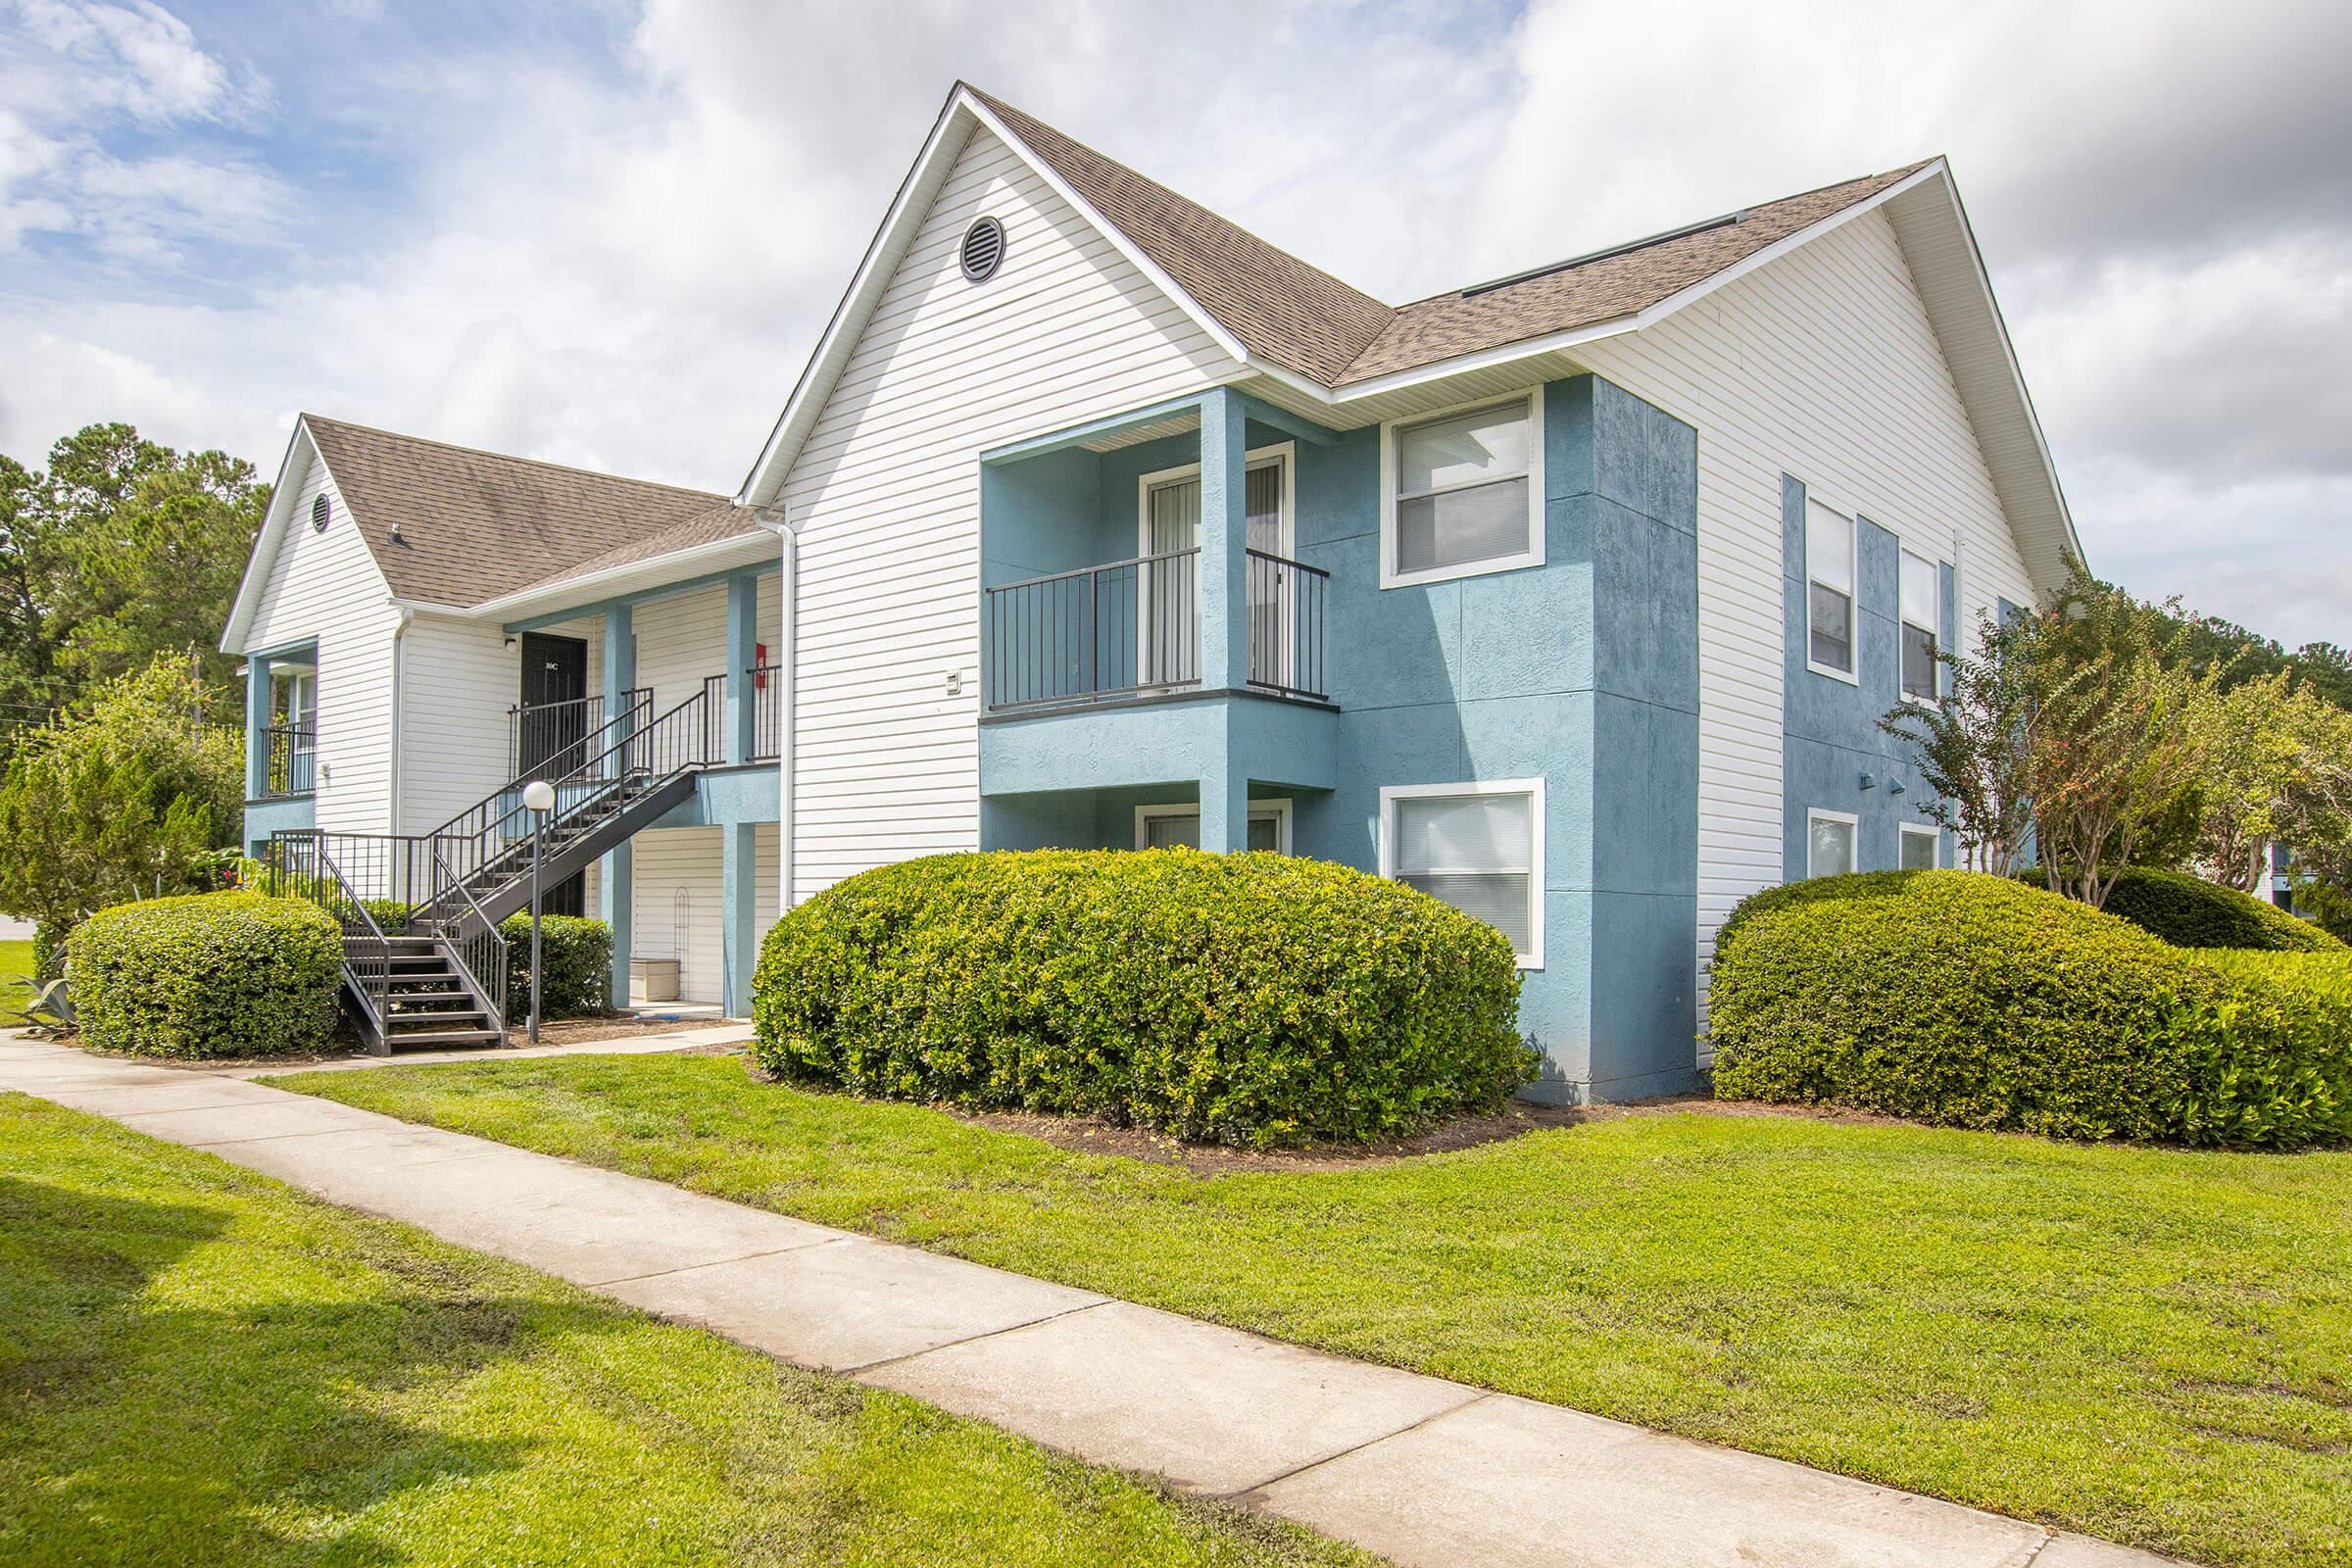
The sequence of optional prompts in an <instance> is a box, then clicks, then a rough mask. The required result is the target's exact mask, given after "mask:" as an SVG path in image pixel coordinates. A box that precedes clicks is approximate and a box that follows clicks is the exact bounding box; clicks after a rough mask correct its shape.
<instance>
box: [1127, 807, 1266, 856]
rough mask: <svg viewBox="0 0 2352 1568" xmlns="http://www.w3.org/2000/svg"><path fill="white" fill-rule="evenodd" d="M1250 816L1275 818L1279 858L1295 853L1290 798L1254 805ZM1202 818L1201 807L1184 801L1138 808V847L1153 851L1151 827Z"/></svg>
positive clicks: (1136, 845) (1136, 835)
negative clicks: (1162, 821) (1184, 818)
mask: <svg viewBox="0 0 2352 1568" xmlns="http://www.w3.org/2000/svg"><path fill="white" fill-rule="evenodd" d="M1200 815H1201V808H1200V807H1198V806H1187V805H1185V804H1184V803H1183V802H1182V801H1169V802H1166V803H1164V804H1162V805H1158V806H1139V807H1137V808H1136V809H1135V847H1136V848H1137V849H1139V850H1148V849H1150V848H1151V847H1152V832H1151V824H1152V822H1153V821H1155V820H1158V819H1160V818H1162V817H1170V816H1189V817H1193V818H1196V819H1198V818H1199V817H1200ZM1250 815H1251V816H1272V817H1273V818H1274V853H1275V854H1276V855H1288V854H1290V853H1291V799H1290V797H1289V796H1287V795H1278V796H1275V797H1274V798H1272V799H1271V800H1263V801H1251V802H1250Z"/></svg>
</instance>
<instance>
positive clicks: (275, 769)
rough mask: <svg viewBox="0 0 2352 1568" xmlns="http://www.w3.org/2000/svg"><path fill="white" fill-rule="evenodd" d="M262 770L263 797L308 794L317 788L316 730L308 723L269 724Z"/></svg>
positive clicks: (317, 755)
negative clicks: (267, 749) (266, 758)
mask: <svg viewBox="0 0 2352 1568" xmlns="http://www.w3.org/2000/svg"><path fill="white" fill-rule="evenodd" d="M266 733H267V734H268V736H269V751H268V760H267V762H266V764H265V766H264V768H263V774H262V794H263V795H264V796H265V797H273V796H281V795H308V794H310V793H311V792H312V791H314V790H316V789H317V788H318V787H319V777H318V775H319V731H318V730H317V729H316V728H314V727H313V726H311V725H309V724H272V725H270V728H269V730H268V731H267V732H266Z"/></svg>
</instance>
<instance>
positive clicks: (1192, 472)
mask: <svg viewBox="0 0 2352 1568" xmlns="http://www.w3.org/2000/svg"><path fill="white" fill-rule="evenodd" d="M1276 463H1279V464H1281V465H1282V549H1281V550H1280V552H1278V553H1279V554H1280V555H1281V556H1282V557H1283V558H1284V559H1285V560H1289V561H1296V560H1298V559H1299V541H1298V528H1299V523H1298V516H1299V508H1298V506H1297V500H1298V494H1299V443H1298V442H1296V441H1278V442H1276V443H1275V444H1274V445H1272V446H1270V447H1251V448H1250V450H1249V451H1248V452H1246V453H1244V454H1243V455H1242V471H1243V473H1244V475H1245V478H1244V480H1243V483H1244V484H1245V485H1247V484H1248V482H1249V481H1248V479H1247V477H1246V476H1247V474H1248V473H1249V471H1250V469H1251V468H1263V467H1266V466H1270V465H1272V464H1276ZM1200 477H1201V465H1199V464H1198V463H1186V464H1181V465H1179V466H1176V467H1173V468H1160V469H1156V470H1154V471H1153V472H1151V473H1142V474H1138V475H1136V479H1135V553H1136V554H1137V555H1138V556H1148V555H1151V554H1152V491H1153V490H1155V489H1157V488H1158V487H1159V486H1161V485H1163V484H1180V483H1182V482H1183V481H1184V480H1186V479H1198V478H1200Z"/></svg>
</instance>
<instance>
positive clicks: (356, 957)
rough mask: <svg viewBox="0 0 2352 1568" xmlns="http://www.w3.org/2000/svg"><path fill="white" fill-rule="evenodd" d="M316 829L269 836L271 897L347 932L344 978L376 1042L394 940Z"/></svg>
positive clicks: (381, 1024)
mask: <svg viewBox="0 0 2352 1568" xmlns="http://www.w3.org/2000/svg"><path fill="white" fill-rule="evenodd" d="M326 837H327V836H326V834H325V832H323V831H322V830H320V829H318V828H280V829H278V830H277V831H276V832H274V833H272V834H270V859H269V862H268V863H269V868H270V893H271V894H272V895H273V896H275V897H278V898H295V899H302V900H305V901H306V902H308V903H311V904H315V905H317V906H318V907H320V908H322V909H324V910H325V911H326V912H327V913H328V914H330V915H332V916H333V917H334V918H335V922H336V923H337V924H338V925H340V926H341V927H342V929H343V978H344V981H345V982H346V983H347V984H348V985H349V986H350V988H351V991H352V994H353V995H354V996H355V997H356V998H357V999H358V1000H359V1003H360V1005H361V1006H362V1008H363V1009H364V1010H365V1011H366V1012H367V1014H368V1026H369V1028H370V1030H371V1031H372V1033H373V1034H374V1036H375V1038H376V1039H378V1040H381V1039H382V1038H383V1037H384V1020H385V1018H386V1016H388V1014H389V1012H390V1005H389V999H390V996H391V992H392V940H391V938H389V937H387V936H385V935H384V928H383V927H382V926H380V925H378V924H377V923H376V919H375V915H374V914H373V913H372V912H370V911H369V909H368V901H367V900H366V899H364V898H362V897H361V896H360V894H359V892H358V890H357V889H355V888H354V887H353V886H352V885H351V879H350V878H349V877H347V876H345V875H344V874H343V867H342V866H341V865H340V864H338V863H337V862H336V860H335V858H334V857H333V856H331V855H329V854H328V853H327V850H326Z"/></svg>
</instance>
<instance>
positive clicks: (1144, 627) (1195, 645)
mask: <svg viewBox="0 0 2352 1568" xmlns="http://www.w3.org/2000/svg"><path fill="white" fill-rule="evenodd" d="M1200 561H1201V552H1200V551H1198V550H1171V551H1168V552H1165V553H1163V554H1161V555H1156V556H1145V557H1143V558H1141V559H1140V560H1136V561H1119V562H1113V563H1112V564H1109V565H1105V566H1086V567H1082V568H1080V569H1079V570H1077V571H1058V572H1055V573H1054V574H1053V575H1052V576H1048V577H1032V578H1029V579H1028V580H1027V581H1025V582H1014V583H1006V584H1005V586H1003V587H1001V588H991V589H990V590H989V591H988V608H987V622H988V705H989V707H991V708H995V709H1007V708H1040V707H1046V706H1049V705H1052V704H1055V703H1078V702H1096V701H1100V700H1101V699H1103V698H1106V697H1120V696H1127V695H1132V694H1136V693H1141V692H1147V691H1161V690H1168V689H1171V688H1175V687H1182V686H1194V685H1198V684H1199V683H1200V680H1201V602H1200V589H1199V580H1200V577H1199V573H1200Z"/></svg>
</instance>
